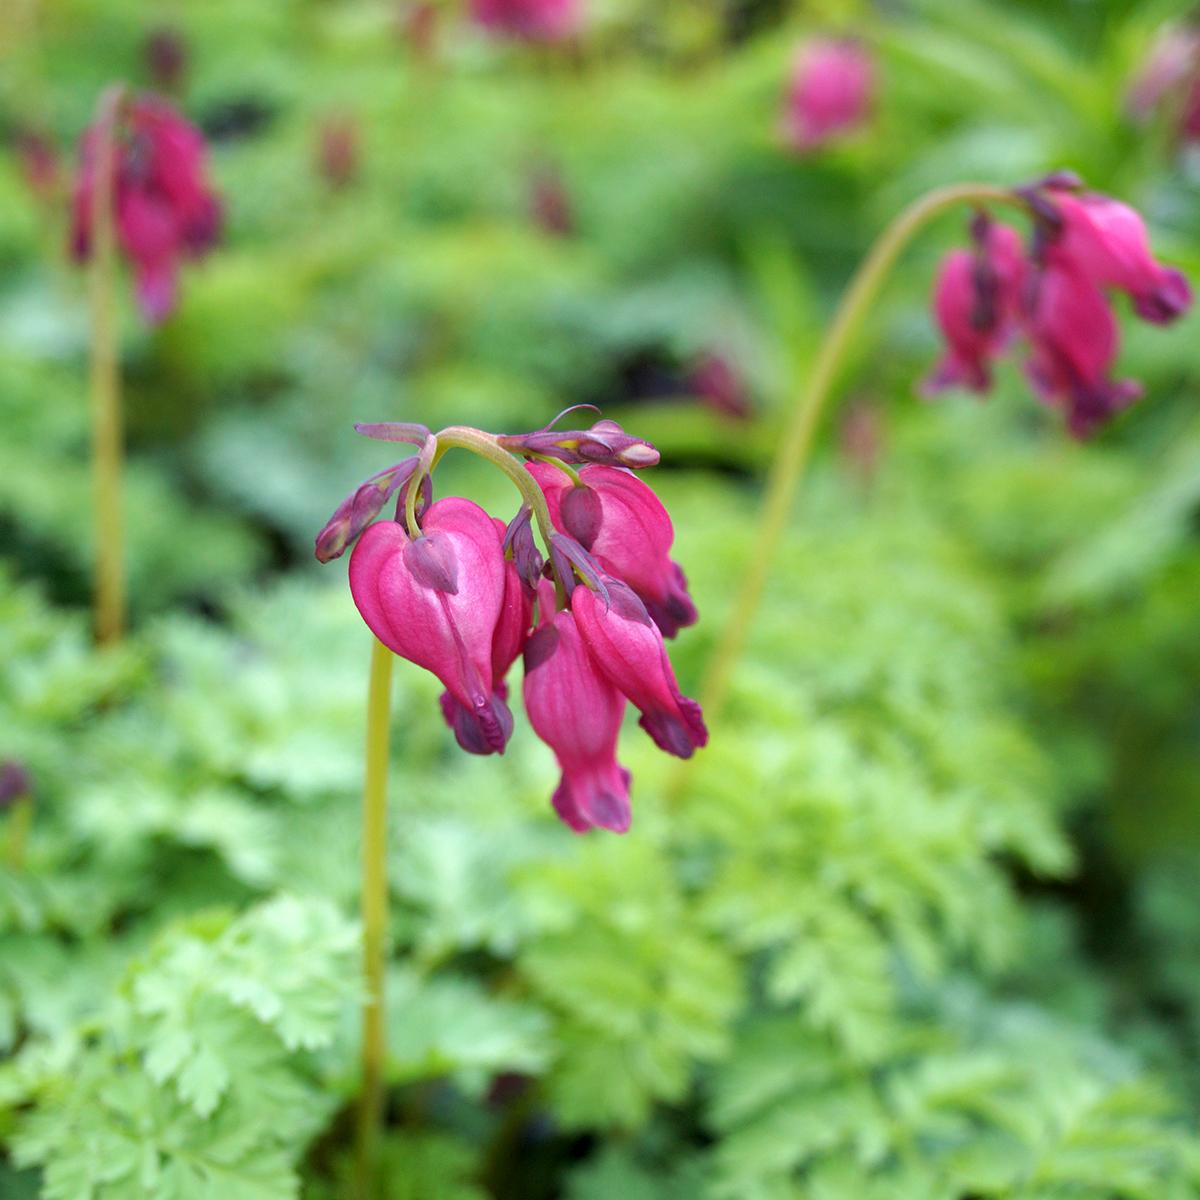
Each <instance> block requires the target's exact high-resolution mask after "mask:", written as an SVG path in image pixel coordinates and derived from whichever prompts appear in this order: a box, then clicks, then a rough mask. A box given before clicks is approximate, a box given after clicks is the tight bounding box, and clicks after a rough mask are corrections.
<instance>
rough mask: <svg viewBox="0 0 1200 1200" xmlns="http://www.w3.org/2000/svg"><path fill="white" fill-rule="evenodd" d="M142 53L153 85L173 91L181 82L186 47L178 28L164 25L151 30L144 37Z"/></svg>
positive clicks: (186, 57) (184, 67) (184, 68)
mask: <svg viewBox="0 0 1200 1200" xmlns="http://www.w3.org/2000/svg"><path fill="white" fill-rule="evenodd" d="M142 54H143V57H144V58H145V60H146V67H147V69H148V70H149V72H150V78H151V79H153V80H154V86H155V87H157V88H161V89H162V90H163V91H167V92H173V91H175V90H176V89H177V88H178V87H179V85H180V83H182V82H183V75H184V72H185V71H186V70H187V62H188V49H187V42H185V41H184V39H183V34H181V33H180V32H179V30H177V29H171V28H168V27H166V26H164V27H163V28H161V29H155V30H152V31H151V32H150V33H149V34H148V35H147V37H146V41H145V43H144V45H143V47H142Z"/></svg>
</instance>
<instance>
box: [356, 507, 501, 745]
mask: <svg viewBox="0 0 1200 1200" xmlns="http://www.w3.org/2000/svg"><path fill="white" fill-rule="evenodd" d="M505 575H506V570H505V563H504V555H503V550H502V548H501V534H500V532H499V531H498V529H497V522H495V521H493V520H492V518H491V517H489V516H488V515H487V513H486V512H484V510H483V509H482V508H480V507H479V505H477V504H474V503H472V502H471V501H470V500H465V499H463V498H461V497H459V496H449V497H447V498H446V499H444V500H438V501H436V502H435V503H434V504H431V505H430V506H429V510H428V512H427V513H426V514H425V517H424V519H423V521H422V525H421V536H420V537H417V538H410V537H409V535H408V532H407V531H406V530H405V528H404V526H403V525H401V524H399V523H398V522H395V521H381V522H378V523H376V524H374V525H371V526H369V527H368V528H367V530H366V531H365V532H364V533H363V534H362V536H361V537H360V538H359V540H358V543H357V545H356V546H355V547H354V553H353V554H352V555H351V556H350V591H351V594H352V595H353V597H354V603H355V604H356V605H357V606H358V611H359V612H360V613H361V614H362V617H363V620H364V621H366V623H367V625H368V626H369V627H370V629H371V632H372V633H374V634H375V636H376V637H377V638H379V640H380V641H381V642H383V644H384V645H385V646H387V647H388V649H390V650H392V651H393V652H394V653H396V654H398V655H400V657H401V658H406V659H408V661H409V662H413V663H416V664H417V666H419V667H424V668H425V669H426V670H427V671H431V672H433V674H434V675H436V676H437V677H438V679H440V680H441V681H442V683H443V684H444V685H445V687H446V690H447V691H448V692H449V693H450V695H451V696H452V697H453V699H454V700H455V701H456V702H457V703H458V704H459V705H461V706H462V709H463V710H464V712H465V716H464V717H463V718H462V719H461V729H460V723H458V722H452V723H453V724H454V728H455V732H456V733H458V734H460V739H459V740H460V742H466V743H470V745H467V746H466V748H467V749H471V750H473V751H475V752H477V753H486V752H490V751H495V752H497V753H501V752H503V750H504V747H505V744H506V743H507V741H508V738H509V735H510V734H511V733H512V715H511V713H510V712H509V711H508V706H507V705H506V704H505V703H504V700H503V698H501V697H499V696H497V695H496V694H495V693H494V685H495V682H496V681H495V679H494V676H493V643H494V641H495V634H496V627H497V625H498V623H499V621H500V617H501V612H502V609H503V606H504V598H505Z"/></svg>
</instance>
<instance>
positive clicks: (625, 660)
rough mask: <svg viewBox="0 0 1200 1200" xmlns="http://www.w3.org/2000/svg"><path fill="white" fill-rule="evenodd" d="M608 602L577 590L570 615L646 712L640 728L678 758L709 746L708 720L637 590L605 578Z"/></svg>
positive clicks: (595, 655)
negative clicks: (682, 686) (686, 689)
mask: <svg viewBox="0 0 1200 1200" xmlns="http://www.w3.org/2000/svg"><path fill="white" fill-rule="evenodd" d="M604 582H605V586H606V588H607V592H608V601H607V603H606V602H605V600H604V599H602V598H601V597H600V596H598V595H597V594H596V593H595V592H593V591H592V590H591V589H590V588H586V587H577V588H576V589H575V591H574V592H573V593H572V596H571V612H572V613H573V614H574V617H575V623H576V626H577V627H578V629H579V633H580V636H581V637H582V638H583V644H584V645H585V646H586V647H587V651H588V653H589V654H590V655H591V657H592V661H593V662H594V663H595V664H596V666H597V668H599V670H600V673H601V674H602V675H604V676H605V677H606V678H607V679H608V680H609V682H610V683H612V685H613V686H614V687H615V688H617V690H618V691H620V692H621V694H622V695H623V696H625V698H626V699H627V700H629V701H630V703H632V704H633V705H634V706H635V707H636V708H638V709H640V710H641V713H642V716H641V719H640V720H639V722H638V724H639V725H641V727H642V728H643V729H644V730H645V731H646V732H647V733H648V734H649V735H650V736H651V737H652V738H653V739H654V744H655V745H656V746H658V748H659V749H660V750H665V751H666V752H667V753H668V754H674V755H675V756H676V757H678V758H690V757H691V756H692V752H693V751H694V750H697V749H699V748H700V747H701V746H704V745H706V744H707V743H708V730H707V729H706V728H705V727H704V716H703V714H702V713H701V711H700V705H699V704H697V703H696V701H695V700H691V699H689V698H688V697H687V696H684V695H683V694H682V693H681V692H680V690H679V684H678V683H676V681H675V672H674V671H673V670H672V669H671V660H670V658H669V657H668V656H667V651H666V647H665V646H664V645H663V639H662V634H661V633H659V631H658V629H657V628H656V627H655V624H654V622H653V621H652V620H651V619H650V616H649V614H648V613H647V612H646V609H645V606H644V605H643V604H642V602H641V601H640V600H639V599H638V598H637V596H636V595H634V593H633V591H632V589H630V588H628V587H626V585H625V584H623V583H621V582H620V580H617V579H606V580H605V581H604Z"/></svg>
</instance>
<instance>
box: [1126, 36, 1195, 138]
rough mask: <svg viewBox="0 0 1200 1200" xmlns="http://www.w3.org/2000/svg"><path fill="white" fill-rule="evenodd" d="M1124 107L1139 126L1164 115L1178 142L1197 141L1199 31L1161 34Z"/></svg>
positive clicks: (1132, 85)
mask: <svg viewBox="0 0 1200 1200" xmlns="http://www.w3.org/2000/svg"><path fill="white" fill-rule="evenodd" d="M1126 107H1127V108H1128V111H1129V115H1130V116H1131V117H1133V119H1134V120H1135V121H1139V122H1142V123H1144V122H1146V121H1148V120H1149V119H1150V118H1151V117H1153V116H1155V115H1156V114H1157V113H1163V114H1165V115H1166V117H1167V118H1168V119H1169V121H1170V122H1171V125H1172V127H1173V132H1174V134H1175V138H1176V140H1177V141H1180V142H1194V141H1197V140H1200V27H1197V26H1196V25H1175V26H1170V27H1168V28H1166V29H1164V30H1163V31H1162V33H1161V34H1160V35H1159V37H1158V39H1157V40H1156V42H1155V43H1154V46H1153V47H1152V48H1151V50H1150V54H1149V55H1148V56H1147V58H1146V61H1145V62H1144V63H1143V65H1142V67H1141V69H1140V70H1139V71H1138V73H1137V75H1136V76H1135V77H1134V80H1133V82H1132V84H1131V85H1130V88H1129V92H1128V95H1127V98H1126Z"/></svg>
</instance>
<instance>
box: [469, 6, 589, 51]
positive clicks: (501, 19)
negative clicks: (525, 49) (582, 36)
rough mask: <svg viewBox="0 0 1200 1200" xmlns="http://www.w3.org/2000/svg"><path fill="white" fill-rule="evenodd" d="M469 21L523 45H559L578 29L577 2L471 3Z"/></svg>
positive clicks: (579, 13)
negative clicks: (553, 43)
mask: <svg viewBox="0 0 1200 1200" xmlns="http://www.w3.org/2000/svg"><path fill="white" fill-rule="evenodd" d="M471 17H472V18H473V19H474V21H475V23H476V24H477V25H482V26H483V27H484V28H485V29H487V30H489V31H490V32H491V33H495V34H500V35H502V36H504V37H510V38H517V39H519V40H521V41H527V42H562V41H565V40H567V39H568V38H570V37H572V36H573V35H574V34H575V33H576V32H577V31H578V29H579V24H580V20H581V18H582V13H581V11H580V5H579V0H471Z"/></svg>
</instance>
